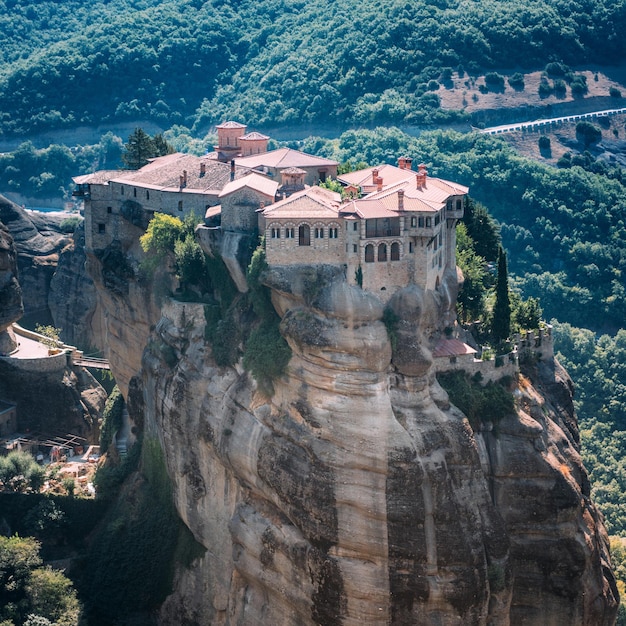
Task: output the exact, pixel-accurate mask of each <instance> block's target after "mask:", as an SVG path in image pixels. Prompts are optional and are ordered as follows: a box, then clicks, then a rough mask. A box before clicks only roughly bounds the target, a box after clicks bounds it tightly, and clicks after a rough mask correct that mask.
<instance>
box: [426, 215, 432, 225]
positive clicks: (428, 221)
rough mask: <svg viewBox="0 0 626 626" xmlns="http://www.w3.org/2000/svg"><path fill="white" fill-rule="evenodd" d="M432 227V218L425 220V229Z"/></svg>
mask: <svg viewBox="0 0 626 626" xmlns="http://www.w3.org/2000/svg"><path fill="white" fill-rule="evenodd" d="M432 225H433V218H432V217H427V218H426V228H430V227H431V226H432Z"/></svg>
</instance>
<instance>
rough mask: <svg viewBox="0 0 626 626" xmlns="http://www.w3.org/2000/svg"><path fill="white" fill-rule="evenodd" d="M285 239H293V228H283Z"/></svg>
mask: <svg viewBox="0 0 626 626" xmlns="http://www.w3.org/2000/svg"><path fill="white" fill-rule="evenodd" d="M285 239H293V228H285Z"/></svg>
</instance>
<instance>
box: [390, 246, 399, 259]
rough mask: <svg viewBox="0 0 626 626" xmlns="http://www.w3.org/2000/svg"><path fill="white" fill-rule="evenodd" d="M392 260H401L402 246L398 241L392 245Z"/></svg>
mask: <svg viewBox="0 0 626 626" xmlns="http://www.w3.org/2000/svg"><path fill="white" fill-rule="evenodd" d="M391 260H392V261H399V260H400V244H399V243H398V242H397V241H394V242H393V243H392V244H391Z"/></svg>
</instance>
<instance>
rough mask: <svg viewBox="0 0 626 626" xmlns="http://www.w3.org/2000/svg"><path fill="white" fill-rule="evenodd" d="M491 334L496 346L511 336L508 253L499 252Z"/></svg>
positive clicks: (500, 250) (501, 250)
mask: <svg viewBox="0 0 626 626" xmlns="http://www.w3.org/2000/svg"><path fill="white" fill-rule="evenodd" d="M491 333H492V336H493V339H494V341H495V342H496V344H498V343H500V342H502V341H506V339H508V337H509V335H510V334H511V300H510V298H509V276H508V271H507V266H506V252H505V251H504V250H503V249H502V247H500V249H499V251H498V278H497V280H496V302H495V304H494V305H493V316H492V319H491Z"/></svg>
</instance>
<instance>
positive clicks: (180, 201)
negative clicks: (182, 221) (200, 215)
mask: <svg viewBox="0 0 626 626" xmlns="http://www.w3.org/2000/svg"><path fill="white" fill-rule="evenodd" d="M178 210H179V211H182V210H183V201H182V200H179V201H178Z"/></svg>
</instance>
